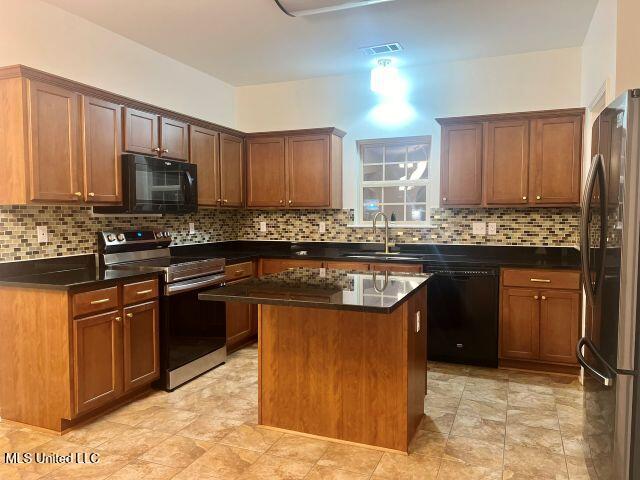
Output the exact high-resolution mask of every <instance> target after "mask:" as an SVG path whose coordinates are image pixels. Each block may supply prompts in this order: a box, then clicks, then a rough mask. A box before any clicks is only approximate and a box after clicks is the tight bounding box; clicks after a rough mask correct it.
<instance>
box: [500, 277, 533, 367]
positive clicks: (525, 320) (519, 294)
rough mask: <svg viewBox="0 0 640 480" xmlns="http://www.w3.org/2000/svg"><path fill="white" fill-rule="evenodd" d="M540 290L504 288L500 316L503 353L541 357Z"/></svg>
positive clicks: (515, 355)
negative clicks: (539, 354)
mask: <svg viewBox="0 0 640 480" xmlns="http://www.w3.org/2000/svg"><path fill="white" fill-rule="evenodd" d="M539 314H540V295H539V293H538V291H537V290H529V289H526V288H504V289H503V290H502V312H501V317H500V337H501V344H500V357H501V358H515V359H528V360H537V359H538V353H539V346H540V342H539V340H540V336H539V327H540V320H539Z"/></svg>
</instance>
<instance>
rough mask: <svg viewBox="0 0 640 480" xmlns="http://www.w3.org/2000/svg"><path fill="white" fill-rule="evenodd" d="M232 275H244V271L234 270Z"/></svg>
mask: <svg viewBox="0 0 640 480" xmlns="http://www.w3.org/2000/svg"><path fill="white" fill-rule="evenodd" d="M234 273H235V274H236V275H240V274H242V273H244V270H236V271H235V272H234Z"/></svg>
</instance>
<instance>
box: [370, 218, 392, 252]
mask: <svg viewBox="0 0 640 480" xmlns="http://www.w3.org/2000/svg"><path fill="white" fill-rule="evenodd" d="M381 215H382V218H384V253H385V254H387V255H388V254H389V219H388V218H387V216H386V215H385V214H384V213H382V212H378V213H376V215H375V217H373V233H376V221H377V220H378V217H379V216H381Z"/></svg>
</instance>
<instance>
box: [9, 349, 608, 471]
mask: <svg viewBox="0 0 640 480" xmlns="http://www.w3.org/2000/svg"><path fill="white" fill-rule="evenodd" d="M428 388H429V393H428V396H427V400H426V401H425V412H426V415H427V416H426V418H425V420H424V422H423V424H422V426H421V429H420V431H419V432H418V434H417V435H416V438H415V440H414V442H413V444H412V448H411V454H410V455H408V456H406V455H396V454H392V453H383V452H380V451H377V450H372V449H367V448H360V447H354V446H347V445H343V444H337V443H331V442H325V441H322V440H316V439H310V438H306V437H301V436H295V435H286V434H282V433H279V432H275V431H273V430H269V429H265V428H261V427H258V426H256V425H255V423H256V421H257V349H256V348H255V346H254V347H249V348H246V349H243V350H241V351H239V352H237V353H235V354H233V355H231V356H230V358H229V360H228V362H227V364H225V365H224V366H222V367H220V368H218V369H216V370H213V371H211V372H209V373H207V374H206V375H204V376H202V377H200V378H199V379H197V380H196V381H193V382H191V383H190V384H188V385H186V386H184V387H183V388H181V389H179V390H178V391H176V392H174V393H171V394H168V393H166V392H155V393H153V394H151V395H149V396H148V397H145V398H144V399H141V400H139V401H137V402H135V403H133V404H130V405H128V406H125V407H122V408H120V409H119V410H117V411H115V412H113V413H111V414H109V415H107V416H105V417H103V418H101V419H99V420H97V421H95V422H94V423H91V424H89V425H87V426H85V427H82V428H79V429H77V430H75V431H73V432H70V433H68V434H66V435H64V436H62V437H55V436H53V435H49V434H45V433H41V432H37V431H34V430H30V429H27V428H19V427H17V426H15V425H12V424H10V423H7V422H0V453H1V452H5V451H30V452H38V451H41V452H47V453H51V452H59V453H65V454H66V453H69V452H90V451H93V452H98V453H99V454H100V459H101V460H100V462H99V463H98V464H95V465H88V464H84V465H83V464H73V465H63V466H60V465H51V464H41V465H33V464H21V465H17V466H16V465H6V464H4V463H1V462H2V461H1V460H0V478H1V479H2V480H7V479H14V478H16V479H35V478H46V479H51V480H53V479H65V480H66V479H73V478H82V479H85V478H86V479H92V480H98V479H102V478H109V479H113V480H115V479H117V480H123V479H143V478H144V479H154V480H161V479H168V478H174V479H177V480H182V479H188V480H196V479H236V478H237V479H257V478H262V479H314V480H315V479H345V480H346V479H362V480H364V479H394V480H397V479H439V480H459V479H465V480H474V479H490V480H491V479H496V480H497V479H504V480H506V479H511V480H516V479H517V480H525V479H538V480H541V479H554V480H560V479H572V480H574V479H590V478H596V477H595V475H593V468H592V465H591V460H590V453H589V450H588V447H586V446H585V444H586V442H584V439H583V438H582V436H581V421H582V420H581V418H582V417H581V408H582V407H581V405H582V391H581V387H580V385H579V383H578V381H577V379H575V378H572V377H567V376H559V375H543V374H540V375H535V374H527V373H522V372H516V371H505V370H491V369H482V368H474V367H471V368H470V367H461V366H454V365H448V364H436V363H432V364H430V366H429V374H428Z"/></svg>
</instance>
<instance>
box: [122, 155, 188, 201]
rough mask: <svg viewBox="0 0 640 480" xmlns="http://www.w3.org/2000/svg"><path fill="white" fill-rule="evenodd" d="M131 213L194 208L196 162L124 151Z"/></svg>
mask: <svg viewBox="0 0 640 480" xmlns="http://www.w3.org/2000/svg"><path fill="white" fill-rule="evenodd" d="M123 160H124V161H125V162H126V163H127V168H126V169H125V171H126V172H127V174H128V179H127V182H128V189H129V192H128V199H129V211H130V212H132V213H187V212H193V211H196V210H197V205H198V191H197V181H196V166H195V165H192V164H188V163H184V162H176V161H169V160H163V159H158V158H151V157H144V156H142V155H124V156H123Z"/></svg>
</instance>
